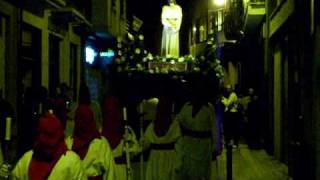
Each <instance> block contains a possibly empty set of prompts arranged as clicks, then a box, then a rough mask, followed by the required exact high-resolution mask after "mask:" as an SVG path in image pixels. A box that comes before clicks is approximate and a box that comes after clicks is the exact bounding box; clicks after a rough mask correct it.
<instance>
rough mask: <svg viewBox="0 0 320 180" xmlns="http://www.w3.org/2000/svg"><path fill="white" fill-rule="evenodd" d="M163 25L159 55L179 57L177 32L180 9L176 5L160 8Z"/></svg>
mask: <svg viewBox="0 0 320 180" xmlns="http://www.w3.org/2000/svg"><path fill="white" fill-rule="evenodd" d="M161 21H162V24H163V31H162V44H161V55H162V56H165V57H179V30H180V26H181V21H182V9H181V7H180V6H179V5H177V4H170V5H169V6H167V5H165V6H163V7H162V13H161Z"/></svg>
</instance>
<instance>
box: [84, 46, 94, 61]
mask: <svg viewBox="0 0 320 180" xmlns="http://www.w3.org/2000/svg"><path fill="white" fill-rule="evenodd" d="M94 57H95V52H94V49H92V48H91V47H86V62H87V63H89V64H92V63H93V61H94Z"/></svg>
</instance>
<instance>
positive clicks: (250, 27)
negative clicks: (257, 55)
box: [244, 0, 266, 34]
mask: <svg viewBox="0 0 320 180" xmlns="http://www.w3.org/2000/svg"><path fill="white" fill-rule="evenodd" d="M244 6H245V13H244V19H245V20H244V32H245V33H246V34H250V33H255V31H256V30H257V28H258V27H259V25H260V24H261V22H262V20H263V17H264V15H265V14H266V8H265V1H264V0H247V1H245V2H244Z"/></svg>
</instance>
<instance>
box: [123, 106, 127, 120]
mask: <svg viewBox="0 0 320 180" xmlns="http://www.w3.org/2000/svg"><path fill="white" fill-rule="evenodd" d="M123 120H125V121H126V120H128V119H127V108H125V107H124V108H123Z"/></svg>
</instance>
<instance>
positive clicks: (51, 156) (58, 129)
mask: <svg viewBox="0 0 320 180" xmlns="http://www.w3.org/2000/svg"><path fill="white" fill-rule="evenodd" d="M66 151H67V146H66V144H65V141H64V132H63V128H62V125H61V122H60V120H58V119H57V117H56V116H54V115H53V114H49V113H48V114H45V115H44V116H42V117H41V118H40V120H39V123H38V135H37V137H36V141H35V146H34V149H33V156H32V159H31V162H30V166H29V177H30V179H31V180H40V179H41V180H44V179H47V178H48V176H49V175H50V173H51V171H52V169H53V167H54V166H55V164H56V163H57V161H58V160H59V159H60V157H61V156H62V155H63V154H64V153H65V152H66Z"/></svg>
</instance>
